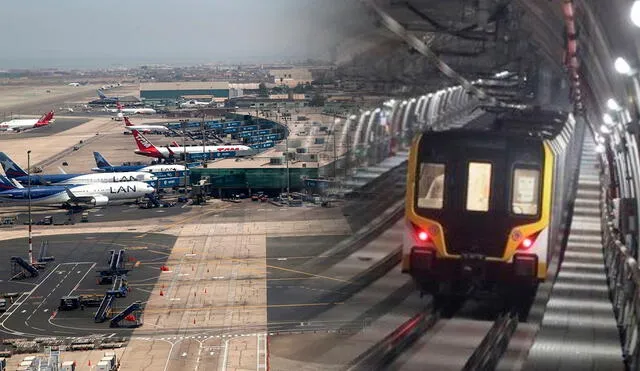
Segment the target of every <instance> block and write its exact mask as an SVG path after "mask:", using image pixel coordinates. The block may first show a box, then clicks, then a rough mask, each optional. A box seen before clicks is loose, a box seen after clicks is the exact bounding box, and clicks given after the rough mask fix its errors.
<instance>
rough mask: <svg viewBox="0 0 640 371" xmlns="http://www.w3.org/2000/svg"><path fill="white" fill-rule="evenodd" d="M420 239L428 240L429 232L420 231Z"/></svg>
mask: <svg viewBox="0 0 640 371" xmlns="http://www.w3.org/2000/svg"><path fill="white" fill-rule="evenodd" d="M418 239H419V240H420V241H427V240H428V239H429V233H427V232H425V231H420V232H418Z"/></svg>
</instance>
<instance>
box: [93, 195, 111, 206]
mask: <svg viewBox="0 0 640 371" xmlns="http://www.w3.org/2000/svg"><path fill="white" fill-rule="evenodd" d="M108 203H109V197H106V196H93V198H92V199H91V204H92V205H93V206H106V205H107V204H108Z"/></svg>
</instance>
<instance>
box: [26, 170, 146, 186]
mask: <svg viewBox="0 0 640 371" xmlns="http://www.w3.org/2000/svg"><path fill="white" fill-rule="evenodd" d="M15 179H16V180H17V181H19V182H20V183H21V184H23V185H26V184H28V183H29V177H28V176H21V177H16V178H15ZM154 179H155V176H154V175H153V174H150V173H148V172H142V171H129V172H109V173H101V174H51V175H31V185H48V184H76V185H77V184H93V183H116V182H131V181H150V180H154Z"/></svg>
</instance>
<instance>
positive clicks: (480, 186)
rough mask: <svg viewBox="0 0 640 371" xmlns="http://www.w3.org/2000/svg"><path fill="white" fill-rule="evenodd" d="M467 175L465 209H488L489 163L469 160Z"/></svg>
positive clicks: (489, 193)
mask: <svg viewBox="0 0 640 371" xmlns="http://www.w3.org/2000/svg"><path fill="white" fill-rule="evenodd" d="M468 175H469V176H468V177H467V179H468V181H467V210H469V211H489V198H490V197H491V164H489V163H486V162H470V163H469V174H468Z"/></svg>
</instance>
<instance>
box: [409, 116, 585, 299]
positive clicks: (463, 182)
mask: <svg viewBox="0 0 640 371" xmlns="http://www.w3.org/2000/svg"><path fill="white" fill-rule="evenodd" d="M555 121H556V126H555V127H554V128H553V131H554V133H552V135H549V133H548V132H545V134H547V135H546V137H545V135H542V134H540V133H536V132H531V131H527V130H475V131H474V130H464V129H461V130H452V131H443V132H427V133H423V134H421V135H419V136H418V137H417V138H416V139H415V140H414V143H413V145H412V148H411V152H410V159H409V164H408V177H407V192H406V205H405V226H404V229H405V231H404V240H403V261H402V270H403V272H406V273H409V274H411V276H412V277H413V278H414V280H415V281H416V283H417V284H418V286H419V288H420V290H421V291H422V292H423V293H429V294H432V295H434V296H435V297H436V298H442V297H449V296H451V295H461V296H469V294H470V293H473V292H483V293H486V292H505V290H507V291H508V292H509V293H516V294H518V295H527V296H529V297H530V296H531V295H533V294H535V291H536V288H537V285H538V283H539V282H540V281H543V280H545V278H546V277H547V267H548V264H549V262H550V260H551V256H552V252H553V249H554V247H553V246H554V241H553V240H552V239H551V238H550V236H554V235H557V234H558V228H559V226H558V223H559V219H561V217H559V215H560V214H562V210H561V209H560V208H559V207H556V208H555V209H554V206H553V202H554V197H555V198H556V199H555V201H558V202H559V205H560V203H562V202H563V200H562V195H563V194H564V193H565V192H563V190H562V188H563V186H564V187H566V184H563V183H564V182H565V181H563V179H565V178H566V177H565V176H564V174H562V173H561V172H559V171H558V170H561V171H562V170H563V169H564V168H565V166H564V165H565V164H564V162H565V160H566V159H565V157H566V156H565V150H564V149H565V148H566V146H567V143H568V142H569V138H570V137H571V136H572V135H571V134H572V131H573V125H574V122H573V121H572V118H571V117H570V116H569V118H567V116H566V115H565V116H564V117H563V118H562V119H558V118H557V117H556V119H555ZM557 121H561V123H558V122H557ZM561 134H562V135H561ZM554 194H555V195H557V196H554ZM554 215H555V219H556V220H554Z"/></svg>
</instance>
